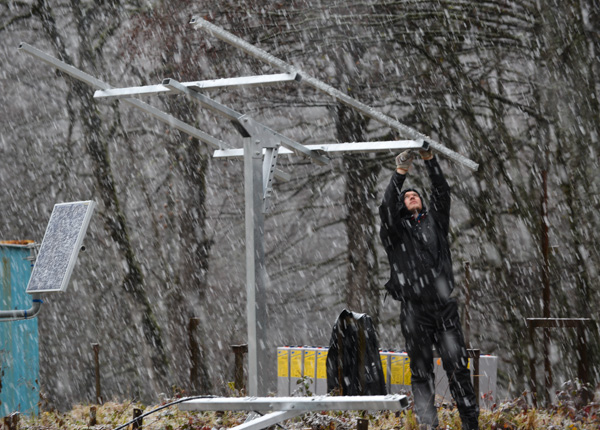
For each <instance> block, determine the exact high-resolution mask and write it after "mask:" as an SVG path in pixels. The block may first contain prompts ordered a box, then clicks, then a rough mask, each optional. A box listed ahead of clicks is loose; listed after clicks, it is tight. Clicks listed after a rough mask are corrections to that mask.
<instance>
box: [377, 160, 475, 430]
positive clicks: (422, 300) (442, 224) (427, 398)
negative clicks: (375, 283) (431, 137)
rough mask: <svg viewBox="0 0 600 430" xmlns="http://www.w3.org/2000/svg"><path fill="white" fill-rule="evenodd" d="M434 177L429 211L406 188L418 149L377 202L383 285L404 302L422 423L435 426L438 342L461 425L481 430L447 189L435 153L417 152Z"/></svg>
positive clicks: (400, 165)
mask: <svg viewBox="0 0 600 430" xmlns="http://www.w3.org/2000/svg"><path fill="white" fill-rule="evenodd" d="M420 154H421V158H423V160H425V166H426V168H427V171H428V173H429V178H430V180H431V184H432V188H431V198H430V208H429V209H426V208H425V204H424V203H423V200H422V198H421V195H420V194H419V193H418V192H417V191H416V190H414V189H410V188H409V189H405V190H402V185H403V184H404V181H405V179H406V174H407V173H408V169H409V167H410V166H411V163H412V161H413V157H414V153H413V152H410V151H406V152H403V153H402V154H400V155H398V156H397V157H396V166H397V167H396V172H395V173H394V174H393V176H392V179H391V181H390V183H389V185H388V186H387V188H386V190H385V194H384V196H383V201H382V203H381V206H380V207H379V215H380V216H381V231H380V236H381V240H382V242H383V245H384V247H385V250H386V252H387V255H388V260H389V263H390V269H391V273H390V280H389V281H388V283H387V284H386V286H385V287H386V290H387V291H388V292H389V294H390V295H391V296H392V297H393V298H394V299H396V300H399V301H400V302H401V303H402V310H401V312H400V321H401V325H402V334H403V335H404V338H405V340H406V349H407V353H408V356H409V358H410V370H411V374H412V377H411V381H412V391H413V396H414V402H415V410H416V413H417V416H418V418H419V422H420V423H421V424H422V426H423V427H425V428H432V429H435V428H437V426H438V418H437V410H436V408H435V403H434V400H435V399H434V396H435V389H434V382H435V379H434V373H433V351H432V350H433V346H434V345H435V347H436V349H437V351H438V352H439V354H440V356H441V358H442V362H443V366H444V370H445V371H446V374H447V375H448V381H449V384H450V392H451V393H452V397H453V398H454V400H455V401H456V404H457V407H458V411H459V413H460V417H461V420H462V426H463V429H466V430H472V429H478V428H479V426H478V417H479V407H478V406H477V399H476V397H475V393H474V390H473V385H472V383H471V375H470V372H469V369H468V368H467V363H468V355H467V350H466V347H465V342H464V338H463V334H462V329H461V325H460V320H459V316H458V306H457V303H456V299H454V298H452V297H451V296H450V294H451V293H452V290H453V289H454V276H453V274H452V258H451V256H450V246H449V244H448V230H449V225H450V187H449V185H448V182H447V181H446V179H445V178H444V174H443V173H442V170H441V169H440V165H439V164H438V162H437V160H436V159H435V157H434V156H433V154H432V153H431V152H430V151H420Z"/></svg>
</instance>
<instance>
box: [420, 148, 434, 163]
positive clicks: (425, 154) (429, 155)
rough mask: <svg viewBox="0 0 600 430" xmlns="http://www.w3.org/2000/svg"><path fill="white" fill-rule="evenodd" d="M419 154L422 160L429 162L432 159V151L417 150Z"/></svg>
mask: <svg viewBox="0 0 600 430" xmlns="http://www.w3.org/2000/svg"><path fill="white" fill-rule="evenodd" d="M419 154H421V158H422V159H423V160H431V159H432V158H433V151H432V150H431V149H428V150H427V151H423V150H419Z"/></svg>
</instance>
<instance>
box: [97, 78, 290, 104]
mask: <svg viewBox="0 0 600 430" xmlns="http://www.w3.org/2000/svg"><path fill="white" fill-rule="evenodd" d="M298 80H300V76H299V75H297V74H295V73H277V74H274V75H258V76H243V77H239V78H223V79H208V80H204V81H194V82H182V83H181V85H183V86H184V87H187V88H191V89H194V90H196V91H198V90H207V89H216V88H228V87H236V88H241V87H256V86H261V85H268V84H276V83H281V82H290V81H298ZM170 92H171V89H170V88H167V87H165V86H164V85H160V84H159V85H143V86H138V87H124V88H111V89H108V90H97V91H96V92H95V93H94V98H106V99H120V98H127V97H135V96H151V95H157V94H165V93H167V94H168V93H170Z"/></svg>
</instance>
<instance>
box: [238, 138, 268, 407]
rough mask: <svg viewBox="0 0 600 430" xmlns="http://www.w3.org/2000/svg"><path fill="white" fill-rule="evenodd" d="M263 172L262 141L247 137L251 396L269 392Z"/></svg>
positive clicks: (247, 274)
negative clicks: (267, 384)
mask: <svg viewBox="0 0 600 430" xmlns="http://www.w3.org/2000/svg"><path fill="white" fill-rule="evenodd" d="M262 176H263V170H262V144H261V142H260V141H259V140H256V139H253V138H248V139H244V188H245V200H246V217H245V218H246V293H247V296H248V297H247V305H246V306H247V314H248V315H247V316H248V317H247V321H248V395H249V396H265V395H267V387H266V383H267V381H266V379H267V377H266V371H267V368H268V364H269V358H268V354H267V338H266V332H267V330H266V328H267V326H266V316H267V313H266V297H265V296H266V294H265V281H266V273H265V246H264V205H263V198H262V197H263V178H262ZM259 340H260V341H259Z"/></svg>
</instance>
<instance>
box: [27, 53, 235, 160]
mask: <svg viewBox="0 0 600 430" xmlns="http://www.w3.org/2000/svg"><path fill="white" fill-rule="evenodd" d="M19 49H20V50H22V51H23V52H26V53H28V54H30V55H32V56H34V57H35V58H37V59H39V60H42V61H43V62H44V63H46V64H49V65H50V66H53V67H56V68H57V69H58V70H60V71H61V72H63V73H66V74H67V75H69V76H71V77H73V78H75V79H77V80H79V81H81V82H84V83H86V84H88V85H90V86H91V87H93V88H95V89H101V90H109V89H111V88H112V87H111V86H110V85H109V84H107V83H106V82H103V81H101V80H100V79H97V78H94V77H93V76H91V75H89V74H87V73H85V72H82V71H81V70H79V69H77V68H76V67H73V66H71V65H70V64H67V63H65V62H63V61H60V60H58V59H56V58H54V57H52V56H51V55H48V54H46V53H45V52H43V51H40V50H39V49H37V48H34V47H33V46H31V45H29V44H27V43H21V44H20V45H19ZM122 101H123V103H126V104H128V105H130V106H133V107H135V108H137V109H140V110H142V111H144V112H146V113H147V114H149V115H150V116H152V117H154V118H155V119H157V120H159V121H161V122H162V123H164V124H167V125H168V126H170V127H173V128H175V129H177V130H179V131H182V132H184V133H186V134H188V135H190V136H192V137H195V138H197V139H198V140H200V141H201V142H204V143H206V144H208V145H210V146H212V147H213V148H218V149H222V148H226V147H227V145H226V144H225V143H224V142H223V141H221V140H219V139H216V138H214V137H213V136H211V135H210V134H208V133H205V132H203V131H202V130H198V129H197V128H195V127H192V126H191V125H189V124H187V123H185V122H183V121H181V120H179V119H177V118H175V117H174V116H172V115H169V114H167V113H165V112H163V111H161V110H160V109H157V108H155V107H154V106H150V105H149V104H147V103H144V102H143V101H141V100H137V99H134V98H125V99H122Z"/></svg>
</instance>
